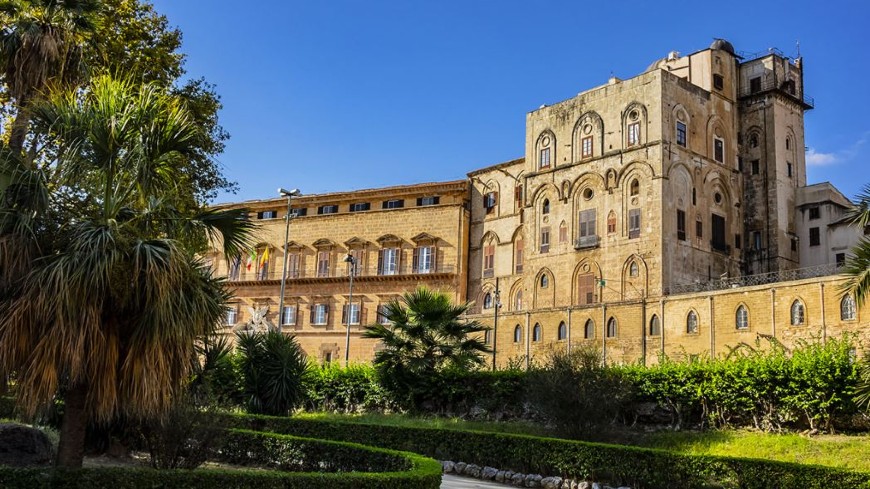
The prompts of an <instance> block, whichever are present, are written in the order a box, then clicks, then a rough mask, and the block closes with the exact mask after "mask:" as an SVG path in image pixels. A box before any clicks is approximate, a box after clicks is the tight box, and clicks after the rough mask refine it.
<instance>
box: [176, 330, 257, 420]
mask: <svg viewBox="0 0 870 489" xmlns="http://www.w3.org/2000/svg"><path fill="white" fill-rule="evenodd" d="M239 361H240V357H239V355H237V354H236V353H234V351H233V346H232V345H231V344H230V340H229V337H228V336H225V335H207V336H205V337H204V338H202V339H201V340H199V341H198V342H197V344H196V354H195V356H194V358H193V369H192V370H193V378H192V379H191V382H190V386H189V391H190V395H191V397H192V398H193V401H194V403H195V404H196V405H198V406H206V405H212V404H214V405H217V406H220V407H227V408H231V407H235V406H238V405H241V403H242V402H243V400H244V395H243V392H242V390H243V387H242V381H241V375H240V368H241V367H240V366H239Z"/></svg>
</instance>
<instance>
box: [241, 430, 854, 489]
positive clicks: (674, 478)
mask: <svg viewBox="0 0 870 489" xmlns="http://www.w3.org/2000/svg"><path fill="white" fill-rule="evenodd" d="M228 418H229V419H232V420H234V421H228V423H231V424H235V425H236V426H239V427H251V428H255V429H268V430H270V431H273V432H278V433H293V434H296V435H299V436H308V437H317V438H323V439H333V440H343V441H351V442H357V443H362V442H365V443H370V444H375V445H377V446H381V447H389V448H392V449H397V450H406V451H413V452H416V453H420V454H423V455H427V456H430V457H433V458H436V459H441V460H457V461H459V460H461V461H465V462H469V463H476V464H478V465H489V466H492V467H498V468H500V469H505V470H514V471H517V472H524V473H538V474H546V475H560V476H562V477H570V478H574V479H592V480H596V481H603V482H607V483H610V484H612V485H616V484H620V485H628V486H631V487H634V488H637V489H644V488H663V487H667V488H725V489H731V488H734V489H737V488H741V489H756V488H757V489H762V488H763V489H768V488H772V487H775V488H778V489H792V488H794V489H799V488H800V489H804V488H812V489H816V488H818V489H822V488H828V487H855V488H858V487H865V488H866V487H870V474H867V473H862V472H852V471H847V470H841V469H833V468H829V467H819V466H814V465H800V464H794V463H785V462H773V461H768V460H754V459H745V458H734V457H714V456H699V455H684V454H676V453H670V452H666V451H663V450H654V449H646V448H637V447H625V446H616V445H607V444H602V443H589V442H581V441H572V440H560V439H552V438H540V437H534V436H527V435H511V434H503V433H484V432H475V431H459V430H449V429H435V428H408V427H398V426H384V425H371V424H362V423H339V422H324V421H311V420H302V419H298V418H293V419H289V418H269V417H263V416H228Z"/></svg>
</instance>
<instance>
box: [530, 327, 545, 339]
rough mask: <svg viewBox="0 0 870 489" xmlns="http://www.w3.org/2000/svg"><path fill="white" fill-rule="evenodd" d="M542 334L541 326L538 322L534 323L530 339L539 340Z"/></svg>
mask: <svg viewBox="0 0 870 489" xmlns="http://www.w3.org/2000/svg"><path fill="white" fill-rule="evenodd" d="M542 336H544V333H543V328H541V325H540V324H538V323H535V327H534V329H532V341H535V342H538V341H541V337H542Z"/></svg>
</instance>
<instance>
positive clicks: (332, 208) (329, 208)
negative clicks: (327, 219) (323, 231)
mask: <svg viewBox="0 0 870 489" xmlns="http://www.w3.org/2000/svg"><path fill="white" fill-rule="evenodd" d="M336 212H338V206H337V205H322V206H320V207H318V208H317V213H318V214H335V213H336Z"/></svg>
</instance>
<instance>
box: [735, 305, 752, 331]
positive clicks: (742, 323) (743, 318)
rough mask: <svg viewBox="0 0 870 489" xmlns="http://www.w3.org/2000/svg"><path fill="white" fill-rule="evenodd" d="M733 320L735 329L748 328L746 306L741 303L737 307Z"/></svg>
mask: <svg viewBox="0 0 870 489" xmlns="http://www.w3.org/2000/svg"><path fill="white" fill-rule="evenodd" d="M735 322H736V326H737V329H749V311H748V310H747V309H746V306H744V305H741V306H740V307H738V308H737V315H736V321H735Z"/></svg>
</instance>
